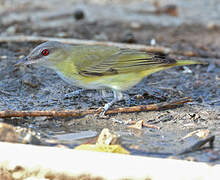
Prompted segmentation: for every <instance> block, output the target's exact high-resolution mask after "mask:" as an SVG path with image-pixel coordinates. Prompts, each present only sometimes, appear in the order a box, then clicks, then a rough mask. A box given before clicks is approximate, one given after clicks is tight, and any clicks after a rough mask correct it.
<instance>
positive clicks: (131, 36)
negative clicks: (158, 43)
mask: <svg viewBox="0 0 220 180" xmlns="http://www.w3.org/2000/svg"><path fill="white" fill-rule="evenodd" d="M122 42H124V43H136V42H137V40H136V39H135V36H134V34H133V33H130V32H128V33H126V34H124V37H123V39H122Z"/></svg>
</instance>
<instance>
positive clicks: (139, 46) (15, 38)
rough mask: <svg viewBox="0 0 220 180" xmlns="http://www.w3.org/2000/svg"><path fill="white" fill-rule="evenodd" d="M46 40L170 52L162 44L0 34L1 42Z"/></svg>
mask: <svg viewBox="0 0 220 180" xmlns="http://www.w3.org/2000/svg"><path fill="white" fill-rule="evenodd" d="M45 41H59V42H62V43H67V44H84V45H104V46H115V47H119V48H122V49H127V48H128V49H136V50H142V51H148V52H160V53H165V54H167V53H170V52H171V49H170V48H165V47H160V46H146V45H142V44H126V43H115V42H109V41H108V42H104V41H94V40H80V39H70V38H55V37H43V36H0V43H3V42H38V43H41V42H45Z"/></svg>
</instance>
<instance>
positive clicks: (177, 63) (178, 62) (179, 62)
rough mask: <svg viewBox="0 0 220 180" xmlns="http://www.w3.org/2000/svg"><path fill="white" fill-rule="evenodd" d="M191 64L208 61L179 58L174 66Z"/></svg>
mask: <svg viewBox="0 0 220 180" xmlns="http://www.w3.org/2000/svg"><path fill="white" fill-rule="evenodd" d="M191 64H207V63H206V62H202V61H193V60H177V62H176V63H175V64H174V66H184V65H191Z"/></svg>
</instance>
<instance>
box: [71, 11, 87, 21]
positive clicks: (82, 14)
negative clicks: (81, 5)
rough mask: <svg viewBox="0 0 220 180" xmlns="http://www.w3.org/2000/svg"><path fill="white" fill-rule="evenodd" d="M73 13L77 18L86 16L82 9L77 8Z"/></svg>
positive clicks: (80, 18)
mask: <svg viewBox="0 0 220 180" xmlns="http://www.w3.org/2000/svg"><path fill="white" fill-rule="evenodd" d="M73 15H74V18H75V19H76V20H82V19H84V18H85V14H84V12H83V11H82V10H80V9H78V10H76V11H75V12H74V14H73Z"/></svg>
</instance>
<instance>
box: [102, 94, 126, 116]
mask: <svg viewBox="0 0 220 180" xmlns="http://www.w3.org/2000/svg"><path fill="white" fill-rule="evenodd" d="M113 94H114V98H113V100H112V101H111V102H109V103H107V104H105V106H104V107H103V109H104V110H103V112H102V113H101V115H105V112H106V111H107V110H108V109H109V108H110V107H111V106H112V105H113V104H114V103H116V102H117V101H120V100H121V99H122V98H123V95H122V93H121V92H120V91H115V90H113Z"/></svg>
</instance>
